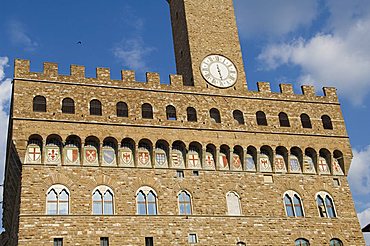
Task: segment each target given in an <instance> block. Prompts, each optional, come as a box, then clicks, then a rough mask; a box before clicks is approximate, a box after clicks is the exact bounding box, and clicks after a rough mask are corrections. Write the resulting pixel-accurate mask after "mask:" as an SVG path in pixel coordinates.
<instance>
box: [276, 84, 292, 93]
mask: <svg viewBox="0 0 370 246" xmlns="http://www.w3.org/2000/svg"><path fill="white" fill-rule="evenodd" d="M279 87H280V93H282V94H287V95H294V90H293V85H292V84H280V85H279Z"/></svg>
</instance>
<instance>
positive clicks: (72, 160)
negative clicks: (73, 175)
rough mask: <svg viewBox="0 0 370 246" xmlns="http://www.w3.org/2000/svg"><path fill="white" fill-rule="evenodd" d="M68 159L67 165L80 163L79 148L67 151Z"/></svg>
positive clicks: (66, 160)
mask: <svg viewBox="0 0 370 246" xmlns="http://www.w3.org/2000/svg"><path fill="white" fill-rule="evenodd" d="M65 153H66V156H65V157H66V158H65V163H66V164H76V163H77V162H78V159H79V158H78V149H77V148H68V149H67V150H66V152H65Z"/></svg>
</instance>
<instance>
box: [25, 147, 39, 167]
mask: <svg viewBox="0 0 370 246" xmlns="http://www.w3.org/2000/svg"><path fill="white" fill-rule="evenodd" d="M27 162H31V163H41V148H40V147H39V146H38V145H30V146H28V149H27Z"/></svg>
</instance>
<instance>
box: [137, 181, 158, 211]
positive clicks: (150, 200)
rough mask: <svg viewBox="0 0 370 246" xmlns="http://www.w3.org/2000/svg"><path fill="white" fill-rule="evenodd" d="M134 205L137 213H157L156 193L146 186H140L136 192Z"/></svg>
mask: <svg viewBox="0 0 370 246" xmlns="http://www.w3.org/2000/svg"><path fill="white" fill-rule="evenodd" d="M136 207H137V214H139V215H156V214H157V194H156V193H155V191H154V190H153V189H152V188H150V187H147V186H144V187H141V188H140V189H139V190H138V191H137V192H136Z"/></svg>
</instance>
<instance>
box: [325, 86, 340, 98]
mask: <svg viewBox="0 0 370 246" xmlns="http://www.w3.org/2000/svg"><path fill="white" fill-rule="evenodd" d="M323 91H324V96H325V97H327V98H329V99H330V100H331V101H338V95H337V89H336V88H334V87H324V88H323Z"/></svg>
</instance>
